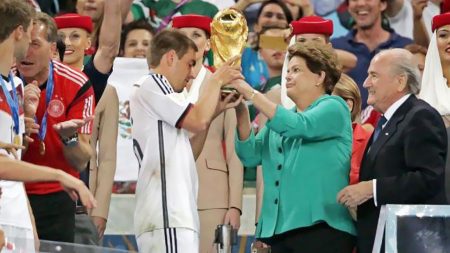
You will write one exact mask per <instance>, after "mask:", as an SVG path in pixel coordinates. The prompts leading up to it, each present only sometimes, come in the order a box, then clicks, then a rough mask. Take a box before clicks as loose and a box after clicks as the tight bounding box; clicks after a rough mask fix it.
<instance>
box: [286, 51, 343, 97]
mask: <svg viewBox="0 0 450 253" xmlns="http://www.w3.org/2000/svg"><path fill="white" fill-rule="evenodd" d="M288 52H289V55H288V59H289V60H291V59H292V58H293V57H296V56H297V57H300V58H303V59H304V60H305V62H306V66H307V67H308V69H309V70H310V71H311V72H313V73H315V74H320V72H321V71H323V72H325V80H324V82H323V86H324V89H325V93H327V94H331V93H332V92H333V89H334V86H335V85H336V83H337V81H338V80H339V78H340V77H341V67H340V65H339V63H338V60H337V55H336V53H335V52H334V51H333V48H331V47H330V46H329V45H323V44H321V43H315V42H306V43H298V42H297V43H295V44H294V45H292V46H290V47H289V49H288Z"/></svg>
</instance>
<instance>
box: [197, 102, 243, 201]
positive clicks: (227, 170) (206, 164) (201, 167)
mask: <svg viewBox="0 0 450 253" xmlns="http://www.w3.org/2000/svg"><path fill="white" fill-rule="evenodd" d="M236 125H237V122H236V111H235V110H234V109H228V110H226V111H225V112H224V113H222V114H220V115H219V116H217V118H215V119H214V120H213V121H212V122H211V126H210V127H209V131H208V135H207V137H206V141H205V145H204V146H203V150H202V153H201V154H200V156H199V157H198V159H197V161H196V163H197V171H198V177H199V191H198V209H199V210H205V209H213V208H226V209H228V208H230V207H236V208H238V209H239V210H242V188H243V174H244V173H243V166H242V163H241V161H240V160H239V158H238V157H237V155H236V152H235V149H234V135H235V132H236ZM224 146H225V149H224V148H223V147H224ZM224 151H225V152H224Z"/></svg>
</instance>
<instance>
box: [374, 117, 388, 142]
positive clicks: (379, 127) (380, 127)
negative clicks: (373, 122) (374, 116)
mask: <svg viewBox="0 0 450 253" xmlns="http://www.w3.org/2000/svg"><path fill="white" fill-rule="evenodd" d="M386 121H387V119H386V118H385V117H384V116H381V118H380V119H379V120H378V124H377V127H376V128H375V131H374V132H373V140H372V143H375V141H376V140H377V138H378V136H379V135H380V133H381V130H383V125H384V124H385V123H386Z"/></svg>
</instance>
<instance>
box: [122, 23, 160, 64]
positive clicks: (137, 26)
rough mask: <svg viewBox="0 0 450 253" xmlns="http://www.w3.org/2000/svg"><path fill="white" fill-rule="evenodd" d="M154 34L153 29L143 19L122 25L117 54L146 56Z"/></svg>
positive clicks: (134, 56)
mask: <svg viewBox="0 0 450 253" xmlns="http://www.w3.org/2000/svg"><path fill="white" fill-rule="evenodd" d="M154 35H155V31H154V30H153V28H152V26H151V25H150V24H149V23H148V22H147V21H145V20H138V21H134V22H131V23H129V24H127V25H126V26H124V28H123V32H122V36H121V38H120V51H119V56H121V57H128V58H146V56H147V51H148V48H149V47H150V43H151V41H152V39H153V36H154Z"/></svg>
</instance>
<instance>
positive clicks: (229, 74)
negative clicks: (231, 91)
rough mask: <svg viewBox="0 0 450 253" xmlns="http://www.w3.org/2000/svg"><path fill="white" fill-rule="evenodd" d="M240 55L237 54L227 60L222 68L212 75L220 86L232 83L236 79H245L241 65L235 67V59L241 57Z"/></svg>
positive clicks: (212, 78)
mask: <svg viewBox="0 0 450 253" xmlns="http://www.w3.org/2000/svg"><path fill="white" fill-rule="evenodd" d="M239 57H240V56H235V57H233V58H231V59H229V60H228V61H227V62H225V63H224V64H223V65H222V66H221V67H220V68H218V69H217V70H216V72H214V74H213V75H212V76H211V80H213V82H214V83H217V84H218V85H219V86H220V87H223V86H224V85H227V84H229V83H231V82H232V81H233V80H236V79H244V76H243V75H242V73H241V69H240V66H236V67H233V64H234V62H235V61H237V60H238V59H239Z"/></svg>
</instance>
